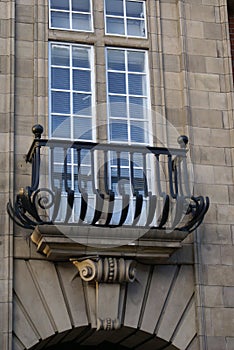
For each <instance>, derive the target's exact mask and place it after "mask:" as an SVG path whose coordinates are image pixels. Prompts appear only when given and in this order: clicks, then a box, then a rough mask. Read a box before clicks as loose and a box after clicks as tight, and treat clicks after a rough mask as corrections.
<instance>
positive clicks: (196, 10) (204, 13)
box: [190, 4, 215, 22]
mask: <svg viewBox="0 0 234 350" xmlns="http://www.w3.org/2000/svg"><path fill="white" fill-rule="evenodd" d="M190 18H191V19H192V20H197V21H202V22H215V8H214V6H206V5H197V4H192V5H191V7H190Z"/></svg>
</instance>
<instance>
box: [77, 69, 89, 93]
mask: <svg viewBox="0 0 234 350" xmlns="http://www.w3.org/2000/svg"><path fill="white" fill-rule="evenodd" d="M73 90H76V91H86V92H89V91H91V76H90V71H86V70H78V69H74V70H73Z"/></svg>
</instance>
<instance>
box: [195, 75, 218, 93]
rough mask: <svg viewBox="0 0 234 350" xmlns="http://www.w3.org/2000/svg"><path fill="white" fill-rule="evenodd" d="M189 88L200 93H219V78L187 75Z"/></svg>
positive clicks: (216, 76) (215, 76)
mask: <svg viewBox="0 0 234 350" xmlns="http://www.w3.org/2000/svg"><path fill="white" fill-rule="evenodd" d="M189 80H190V87H191V88H192V89H195V90H201V91H217V92H218V91H220V77H219V75H218V74H201V73H190V74H189Z"/></svg>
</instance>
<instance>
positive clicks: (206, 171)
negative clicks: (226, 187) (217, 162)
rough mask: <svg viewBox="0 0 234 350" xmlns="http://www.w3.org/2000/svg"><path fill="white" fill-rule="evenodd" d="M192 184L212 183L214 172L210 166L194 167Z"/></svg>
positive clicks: (196, 165) (197, 165)
mask: <svg viewBox="0 0 234 350" xmlns="http://www.w3.org/2000/svg"><path fill="white" fill-rule="evenodd" d="M194 182H195V183H197V184H199V183H205V184H212V183H214V170H213V166H210V165H199V164H195V165H194Z"/></svg>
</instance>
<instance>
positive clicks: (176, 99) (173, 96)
mask: <svg viewBox="0 0 234 350" xmlns="http://www.w3.org/2000/svg"><path fill="white" fill-rule="evenodd" d="M181 97H182V91H178V90H172V89H165V100H166V105H167V107H168V108H176V109H178V108H182V98H181Z"/></svg>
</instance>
